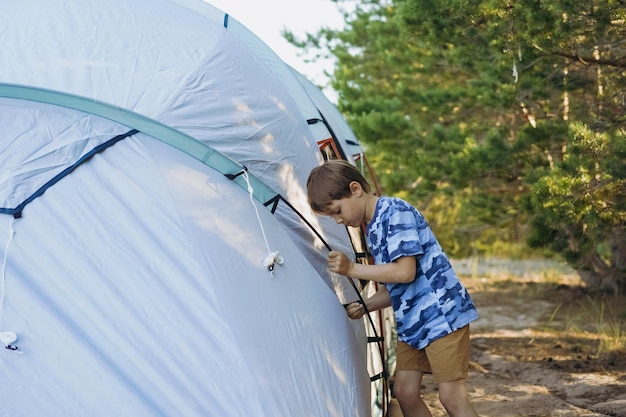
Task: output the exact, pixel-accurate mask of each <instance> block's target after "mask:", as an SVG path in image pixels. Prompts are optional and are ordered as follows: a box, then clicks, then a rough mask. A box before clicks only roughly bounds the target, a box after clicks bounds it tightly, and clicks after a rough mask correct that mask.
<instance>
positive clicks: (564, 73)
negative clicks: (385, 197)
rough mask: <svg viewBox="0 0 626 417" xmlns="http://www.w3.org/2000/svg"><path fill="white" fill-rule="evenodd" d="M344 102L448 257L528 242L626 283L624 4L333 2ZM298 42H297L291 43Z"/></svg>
mask: <svg viewBox="0 0 626 417" xmlns="http://www.w3.org/2000/svg"><path fill="white" fill-rule="evenodd" d="M336 1H337V3H338V4H339V5H340V6H342V7H344V10H350V12H346V13H345V16H346V19H347V26H346V28H345V29H343V30H339V31H332V30H322V31H320V33H318V34H316V35H310V36H309V38H308V39H307V41H304V42H302V43H300V46H302V47H310V48H313V49H317V50H325V51H326V52H327V53H328V54H330V55H332V56H334V57H335V58H336V62H337V64H336V68H335V71H334V74H333V78H332V86H333V88H334V89H335V90H336V91H337V93H338V97H339V98H338V107H339V109H340V110H341V111H342V112H343V114H344V115H345V117H346V119H347V120H348V121H349V123H350V125H351V126H352V128H353V130H354V132H355V134H356V135H357V137H358V138H359V139H360V140H361V142H362V143H364V144H365V146H366V150H367V153H368V158H369V159H370V162H371V163H372V165H373V166H374V170H375V172H376V173H377V176H378V177H379V182H380V184H382V186H383V192H385V193H387V194H396V195H399V196H402V197H404V198H405V199H407V200H409V201H410V202H412V203H413V204H415V205H416V206H417V207H418V208H420V209H421V210H422V211H424V212H425V214H426V215H427V218H429V219H430V222H431V224H432V225H433V226H434V227H435V228H436V232H437V234H438V236H439V237H440V240H442V243H443V245H444V247H446V249H447V251H448V252H449V253H451V254H452V255H458V256H461V255H466V254H467V253H468V251H471V252H474V251H477V250H478V251H487V250H488V247H489V245H490V244H492V245H493V243H494V242H496V241H502V242H510V243H512V244H514V243H515V242H518V241H523V240H524V238H527V240H528V242H529V244H530V246H531V247H532V248H536V249H538V250H551V251H553V252H554V253H556V254H558V255H560V256H563V257H564V258H565V259H567V260H568V262H570V263H571V264H572V266H574V267H576V268H577V269H578V270H579V272H580V273H581V276H583V278H584V279H585V281H586V282H587V283H588V285H589V286H590V287H595V288H603V287H614V286H618V287H619V286H622V287H626V216H625V213H626V212H625V207H624V206H625V205H626V195H625V191H624V187H625V186H624V181H625V175H626V174H625V171H626V166H625V161H626V158H625V157H626V140H625V139H626V137H625V136H626V135H625V133H624V131H623V126H624V123H626V98H625V97H626V96H624V91H626V88H625V87H626V23H625V22H626V8H624V7H623V5H622V4H621V3H620V2H619V1H617V0H598V1H594V2H593V3H591V4H589V2H581V1H575V0H565V1H561V0H548V1H538V0H517V1H515V2H501V1H495V0H388V1H384V0H362V1H356V0H355V1H347V0H346V1H342V0H336ZM292 40H293V39H292Z"/></svg>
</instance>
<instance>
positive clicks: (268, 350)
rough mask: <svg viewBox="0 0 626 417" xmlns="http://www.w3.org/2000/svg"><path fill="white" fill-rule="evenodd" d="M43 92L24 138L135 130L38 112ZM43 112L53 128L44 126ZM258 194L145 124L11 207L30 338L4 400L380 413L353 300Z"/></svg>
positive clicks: (11, 408) (13, 251)
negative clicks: (348, 309)
mask: <svg viewBox="0 0 626 417" xmlns="http://www.w3.org/2000/svg"><path fill="white" fill-rule="evenodd" d="M29 104H30V103H28V102H24V103H21V112H20V114H21V115H20V117H16V118H14V119H12V120H8V119H4V120H3V123H6V124H4V126H6V127H7V128H10V131H14V132H28V134H25V135H19V136H18V137H17V138H15V140H14V141H13V142H12V143H11V145H12V150H13V151H15V150H16V149H20V148H21V147H22V146H20V145H25V144H26V145H30V146H31V147H32V148H33V149H36V148H37V147H36V146H35V144H34V143H33V142H36V143H39V144H40V147H39V149H45V148H46V147H48V148H49V149H62V148H64V147H68V148H71V149H77V148H79V147H80V144H81V142H82V143H85V142H87V143H90V141H89V140H87V141H86V140H85V139H86V138H93V140H96V141H97V140H98V138H100V137H103V135H104V134H105V132H106V131H110V132H112V133H119V132H122V131H125V130H126V129H127V128H126V127H125V126H119V125H115V124H114V123H112V122H110V121H106V120H102V119H98V118H96V117H93V116H84V115H81V114H79V113H78V112H75V111H70V110H69V109H62V108H51V107H54V106H49V105H40V104H33V106H32V109H31V114H30V115H28V107H29ZM14 107H16V103H15V100H11V101H10V102H8V103H6V104H5V103H3V105H2V106H0V108H1V109H2V110H3V111H2V114H7V113H8V112H9V109H12V108H14ZM43 114H47V115H51V117H50V118H48V119H47V120H46V119H43V120H42V121H43V122H45V125H46V126H47V127H48V132H49V135H46V134H45V133H44V132H42V131H38V132H36V133H37V134H36V135H33V134H32V133H35V132H33V130H31V129H29V125H30V123H31V122H32V120H33V119H35V118H36V119H37V120H41V118H42V115H43ZM86 120H87V121H89V123H88V124H86V123H85V121H86ZM107 124H108V125H109V126H108V127H107ZM60 131H62V132H63V135H62V138H61V139H62V143H59V144H56V143H55V142H56V138H57V137H59V135H57V132H60ZM80 153H81V152H79V153H77V154H76V155H78V154H80ZM2 154H3V155H5V156H6V152H3V153H2ZM34 154H37V152H35V153H34ZM70 154H71V152H58V151H52V152H46V155H43V156H44V158H43V159H44V160H45V159H49V158H50V159H52V160H54V161H55V162H56V166H54V165H55V164H53V163H46V164H42V165H41V166H46V167H47V168H51V169H52V170H53V171H57V170H63V169H64V168H65V166H66V165H71V164H72V163H73V160H70V159H67V158H65V157H66V156H68V155H70ZM10 155H14V157H13V158H11V157H9V158H6V159H5V161H4V162H6V163H7V164H6V165H3V177H4V176H5V175H7V174H9V173H10V172H9V171H10V169H9V167H13V169H14V170H18V171H19V170H20V164H19V163H14V162H18V161H19V160H20V159H21V156H20V155H19V153H18V152H11V153H10ZM54 155H56V158H55V157H54ZM36 156H39V155H36ZM48 157H49V158H48ZM30 159H36V158H35V155H33V157H31V158H30ZM32 178H33V179H34V180H37V176H33V177H32ZM19 188H26V189H32V188H33V187H30V186H29V184H28V183H27V182H22V183H21V184H20V187H19ZM253 201H254V204H256V206H257V207H256V211H255V209H254V207H253V206H252V204H253V203H252V202H251V200H250V199H249V195H247V194H246V192H245V190H244V189H242V188H241V187H238V186H236V185H235V184H234V183H232V182H231V181H230V180H228V179H226V177H224V176H223V175H221V174H219V173H217V172H216V171H215V170H213V169H211V168H210V167H207V166H206V165H204V164H202V163H201V162H200V161H198V160H195V159H193V158H192V157H190V156H189V155H188V154H186V153H184V152H180V151H178V150H177V149H175V148H174V147H171V146H169V145H166V144H163V143H162V142H159V141H157V140H155V139H152V138H150V137H148V136H146V135H144V134H137V135H134V136H132V137H129V138H127V139H124V140H123V141H121V142H119V143H117V144H115V145H114V146H112V147H110V148H107V149H106V150H104V151H103V152H101V153H98V154H96V155H95V156H93V157H92V158H90V160H89V161H88V162H87V163H83V164H81V165H80V166H78V167H77V168H76V169H75V170H74V171H73V172H72V173H71V174H69V175H67V176H66V177H64V178H63V179H62V180H60V181H58V182H57V183H56V184H54V185H53V186H52V187H50V188H49V189H48V190H46V191H45V192H44V193H43V194H42V195H41V196H40V197H39V198H37V199H35V200H33V201H32V202H31V203H30V204H29V205H28V206H27V207H26V208H25V209H24V215H23V217H22V218H19V219H14V218H13V217H12V216H3V217H2V218H0V220H1V221H2V224H1V225H0V229H1V230H0V236H2V238H3V241H4V242H6V245H5V248H4V253H3V255H4V258H5V259H6V265H5V267H4V268H3V271H2V288H3V294H2V295H3V304H2V306H0V307H1V308H0V326H2V330H3V331H7V330H10V331H12V332H15V333H16V334H17V335H18V340H17V341H16V342H15V346H16V347H18V349H19V350H16V351H12V350H5V351H3V352H1V353H0V375H2V376H3V389H2V390H0V412H2V414H3V415H10V416H32V415H46V416H85V415H89V416H100V415H102V416H105V415H106V416H109V415H163V416H173V415H185V416H195V415H198V416H205V415H229V416H240V415H241V416H244V415H245V416H248V415H250V413H251V412H252V411H253V414H255V415H302V416H304V415H329V416H331V415H337V414H336V412H337V410H342V411H341V413H340V415H358V416H361V415H367V411H366V409H367V407H366V406H365V405H364V404H363V396H362V392H360V391H362V389H363V385H364V384H363V383H362V381H363V380H364V379H366V378H367V376H366V375H363V374H362V370H359V368H358V367H355V366H354V358H355V357H358V355H359V350H360V349H361V348H360V346H359V342H358V341H357V339H356V337H355V334H354V332H353V331H352V329H351V327H350V324H349V323H348V320H347V319H345V313H344V312H343V308H342V307H341V306H340V305H339V304H338V303H337V302H336V298H335V295H334V294H332V292H331V291H330V290H329V288H328V287H327V285H325V284H324V283H323V281H322V280H321V279H320V278H319V276H318V275H317V274H316V273H315V271H314V270H313V269H312V267H311V266H310V264H309V263H308V262H306V261H305V260H304V256H303V254H302V253H301V252H300V251H299V250H298V249H297V248H296V247H295V246H294V245H293V243H292V242H291V240H290V239H289V238H288V236H287V235H286V233H285V232H284V231H283V229H282V227H280V226H279V225H278V223H277V221H276V219H275V217H274V216H272V215H271V213H269V211H268V210H267V209H265V208H264V207H263V206H261V205H260V204H259V203H258V202H256V201H255V200H253ZM257 212H258V216H259V219H260V222H259V221H257V217H256V213H257ZM261 226H262V227H263V228H262V229H261ZM265 239H267V247H268V248H270V249H272V250H277V251H280V253H281V254H282V256H283V258H284V263H283V264H282V265H277V267H276V269H275V270H274V272H273V274H272V275H270V274H269V272H268V271H267V270H266V269H265V268H264V267H263V265H262V264H261V260H262V259H263V257H264V256H265V255H266V253H267V249H266V244H265ZM7 326H9V327H7ZM359 387H361V388H359ZM311 413H313V414H311Z"/></svg>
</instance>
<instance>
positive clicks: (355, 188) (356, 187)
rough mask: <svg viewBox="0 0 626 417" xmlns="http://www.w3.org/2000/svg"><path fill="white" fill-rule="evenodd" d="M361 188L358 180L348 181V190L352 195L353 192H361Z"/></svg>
mask: <svg viewBox="0 0 626 417" xmlns="http://www.w3.org/2000/svg"><path fill="white" fill-rule="evenodd" d="M362 190H363V189H362V187H361V184H359V182H358V181H352V182H351V183H350V192H351V193H352V194H353V195H354V194H356V195H359V194H360V193H361V191H362Z"/></svg>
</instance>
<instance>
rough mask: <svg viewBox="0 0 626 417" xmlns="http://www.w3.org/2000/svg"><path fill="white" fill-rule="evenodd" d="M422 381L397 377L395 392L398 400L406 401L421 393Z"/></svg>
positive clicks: (394, 386)
mask: <svg viewBox="0 0 626 417" xmlns="http://www.w3.org/2000/svg"><path fill="white" fill-rule="evenodd" d="M420 390H421V382H418V381H415V380H414V379H408V378H395V381H394V384H393V394H394V396H395V397H396V398H397V399H398V401H400V402H401V403H402V402H406V401H410V400H411V399H413V398H416V397H419V396H420V395H421V393H420Z"/></svg>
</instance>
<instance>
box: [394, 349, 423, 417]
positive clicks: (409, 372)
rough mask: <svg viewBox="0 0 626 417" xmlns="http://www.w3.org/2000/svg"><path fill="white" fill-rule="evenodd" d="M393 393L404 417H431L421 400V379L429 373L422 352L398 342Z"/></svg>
mask: <svg viewBox="0 0 626 417" xmlns="http://www.w3.org/2000/svg"><path fill="white" fill-rule="evenodd" d="M396 355H397V356H396V358H397V359H396V373H395V377H394V383H393V393H394V395H395V397H396V399H397V400H398V403H399V404H400V409H401V410H402V415H403V416H404V417H431V416H432V415H431V414H430V411H429V410H428V407H427V406H426V403H424V400H423V399H422V392H421V390H422V377H423V376H424V373H425V372H429V371H430V367H429V365H428V359H427V358H426V353H425V352H424V351H420V350H417V349H415V348H412V347H411V346H409V345H407V344H406V343H404V342H400V341H398V348H397V353H396Z"/></svg>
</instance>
